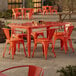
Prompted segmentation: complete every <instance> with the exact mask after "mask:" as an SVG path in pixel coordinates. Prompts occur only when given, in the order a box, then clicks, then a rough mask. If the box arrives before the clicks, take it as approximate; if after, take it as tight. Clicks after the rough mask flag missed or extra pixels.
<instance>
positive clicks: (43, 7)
mask: <svg viewBox="0 0 76 76" xmlns="http://www.w3.org/2000/svg"><path fill="white" fill-rule="evenodd" d="M42 10H43V15H44V14H45V13H46V14H48V12H49V11H48V9H47V6H42Z"/></svg>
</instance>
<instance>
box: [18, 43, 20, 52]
mask: <svg viewBox="0 0 76 76" xmlns="http://www.w3.org/2000/svg"><path fill="white" fill-rule="evenodd" d="M18 52H20V43H18Z"/></svg>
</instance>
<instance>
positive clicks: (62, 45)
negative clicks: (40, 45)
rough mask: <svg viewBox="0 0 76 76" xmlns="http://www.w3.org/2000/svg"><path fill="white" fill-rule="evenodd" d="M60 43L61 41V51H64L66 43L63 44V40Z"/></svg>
mask: <svg viewBox="0 0 76 76" xmlns="http://www.w3.org/2000/svg"><path fill="white" fill-rule="evenodd" d="M60 41H61V50H63V45H64V43H63V40H60Z"/></svg>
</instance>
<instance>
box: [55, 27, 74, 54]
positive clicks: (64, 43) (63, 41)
mask: <svg viewBox="0 0 76 76" xmlns="http://www.w3.org/2000/svg"><path fill="white" fill-rule="evenodd" d="M73 28H74V26H69V27H68V30H67V31H66V32H63V33H62V32H61V33H57V34H56V33H55V34H54V46H55V42H56V40H57V39H60V40H61V49H63V46H64V49H65V53H67V50H68V46H67V41H69V45H70V48H72V52H74V48H73V45H72V40H71V37H70V36H71V34H72V30H73Z"/></svg>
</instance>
